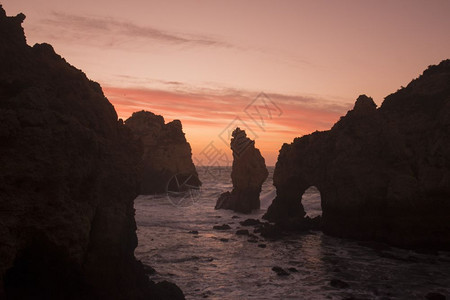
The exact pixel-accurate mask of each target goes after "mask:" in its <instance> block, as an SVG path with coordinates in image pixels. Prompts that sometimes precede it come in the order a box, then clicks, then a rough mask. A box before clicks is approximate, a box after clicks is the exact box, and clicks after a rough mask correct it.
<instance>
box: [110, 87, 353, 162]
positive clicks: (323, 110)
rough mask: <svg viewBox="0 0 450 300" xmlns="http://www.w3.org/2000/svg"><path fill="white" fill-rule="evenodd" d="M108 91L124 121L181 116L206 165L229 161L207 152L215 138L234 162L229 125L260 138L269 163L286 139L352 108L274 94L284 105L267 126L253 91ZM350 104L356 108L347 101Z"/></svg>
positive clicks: (198, 156) (323, 127)
mask: <svg viewBox="0 0 450 300" xmlns="http://www.w3.org/2000/svg"><path fill="white" fill-rule="evenodd" d="M103 90H104V93H105V96H106V97H107V98H108V99H109V100H110V101H111V103H112V104H113V105H114V107H115V109H116V111H117V113H118V115H119V118H122V119H123V120H126V119H127V118H128V117H130V116H131V114H132V113H133V112H135V111H140V110H147V111H151V112H153V113H155V114H158V115H162V116H163V117H164V118H165V121H166V123H167V122H170V121H172V120H174V119H179V120H181V122H182V124H183V131H184V132H185V134H186V138H187V140H188V142H189V143H190V144H191V148H192V152H193V159H194V163H196V164H205V165H210V164H216V163H217V164H221V165H224V164H225V165H226V164H227V163H226V161H225V160H222V161H221V162H217V161H208V160H207V159H205V157H202V153H203V152H202V151H203V150H204V149H205V147H208V145H210V143H212V145H213V147H214V148H217V149H218V150H219V151H222V153H225V155H226V156H227V158H228V163H231V157H232V156H231V151H230V149H229V136H227V135H228V134H229V133H228V131H229V130H233V129H234V128H235V127H237V126H239V127H241V128H243V129H245V130H246V131H247V135H248V136H249V137H250V138H252V139H254V140H255V141H256V147H258V148H259V149H260V150H261V152H262V154H263V156H264V157H265V159H266V164H267V165H269V166H273V165H275V162H276V159H277V156H278V151H279V149H280V148H281V146H282V144H283V143H290V142H292V140H293V139H294V138H295V137H298V136H302V135H304V134H308V133H311V132H313V131H316V130H327V129H329V128H330V127H331V126H332V125H333V124H334V123H335V122H336V121H337V120H338V118H339V116H340V115H342V114H343V113H345V111H346V107H344V106H342V107H340V110H336V109H335V107H334V106H335V104H330V107H327V106H326V105H325V106H324V105H323V103H322V104H321V106H320V107H314V104H315V101H314V99H309V100H308V101H309V102H308V101H307V100H305V101H304V102H303V103H299V102H298V101H297V102H295V101H294V100H295V99H294V98H295V97H289V96H282V95H274V96H273V98H270V99H271V101H273V102H274V103H276V105H277V107H279V109H280V115H279V116H271V118H269V116H268V115H266V116H265V117H266V120H265V122H264V126H263V127H261V126H260V125H258V123H256V122H255V120H254V119H252V118H251V116H249V115H248V114H247V113H245V112H244V110H245V108H246V107H248V106H249V104H251V103H252V101H253V100H254V99H253V98H251V97H255V96H256V95H252V96H249V95H246V94H239V93H236V92H234V93H229V94H200V93H189V92H182V91H180V92H171V91H161V90H151V89H143V88H119V87H104V88H103ZM250 108H251V107H250ZM260 108H261V107H260ZM262 108H264V107H262ZM347 109H351V107H350V106H347ZM261 116H262V115H261ZM262 117H264V116H262Z"/></svg>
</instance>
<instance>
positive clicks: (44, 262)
mask: <svg viewBox="0 0 450 300" xmlns="http://www.w3.org/2000/svg"><path fill="white" fill-rule="evenodd" d="M24 19H25V16H24V15H23V14H19V15H17V16H16V17H7V16H6V13H5V11H4V10H3V8H2V7H1V5H0V141H1V142H0V299H161V298H163V297H164V295H171V297H166V298H167V299H169V298H170V299H184V297H183V294H182V292H181V291H180V290H179V289H178V288H177V287H176V286H175V285H173V284H168V283H158V284H155V283H153V282H151V281H149V279H148V277H147V275H146V274H145V271H144V268H143V266H142V264H141V263H140V262H138V261H137V260H136V259H135V257H134V249H135V248H136V246H137V237H136V223H135V219H134V207H133V201H134V199H135V197H136V196H137V188H138V180H139V176H138V163H139V159H140V156H141V153H140V148H139V146H138V145H137V144H135V143H133V138H132V135H131V132H130V131H129V130H128V129H127V128H126V127H125V126H124V125H123V123H122V122H118V118H117V114H116V111H115V110H114V107H113V106H112V104H111V103H110V102H109V101H108V99H106V98H105V96H104V95H103V92H102V89H101V87H100V85H99V84H98V83H96V82H93V81H91V80H89V79H88V78H87V77H86V75H85V74H84V73H83V72H81V71H80V70H78V69H76V68H75V67H73V66H71V65H69V64H68V63H67V62H66V61H65V60H64V59H63V58H62V57H61V56H59V55H58V54H56V53H55V51H54V50H53V48H52V46H50V45H48V44H36V45H34V46H33V47H30V46H28V45H27V44H26V40H25V36H24V32H23V28H22V26H21V23H22V21H23V20H24Z"/></svg>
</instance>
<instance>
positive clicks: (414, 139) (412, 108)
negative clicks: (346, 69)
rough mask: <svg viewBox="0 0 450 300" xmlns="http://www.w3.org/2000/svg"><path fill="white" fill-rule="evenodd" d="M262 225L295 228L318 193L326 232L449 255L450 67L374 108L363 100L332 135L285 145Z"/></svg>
mask: <svg viewBox="0 0 450 300" xmlns="http://www.w3.org/2000/svg"><path fill="white" fill-rule="evenodd" d="M273 180H274V185H275V186H276V188H277V196H276V198H275V199H274V201H273V203H272V205H271V206H270V207H269V209H268V211H267V213H266V214H265V216H264V218H265V219H267V220H269V221H273V222H276V223H277V224H279V225H280V226H285V227H290V224H292V223H293V224H296V223H298V222H299V220H302V219H304V216H305V211H304V209H303V206H302V204H301V197H302V195H303V193H304V192H305V190H306V189H308V188H309V187H310V186H316V187H317V188H318V189H319V190H320V193H321V199H322V200H321V201H322V210H323V215H322V220H321V226H322V228H323V231H324V232H325V233H327V234H330V235H335V236H340V237H347V238H357V239H364V240H378V241H384V242H388V243H390V244H394V245H397V246H402V247H425V248H427V247H437V248H446V249H450V222H449V221H448V220H449V216H450V60H445V61H443V62H441V63H440V64H439V65H438V66H431V67H429V68H428V69H427V70H426V71H425V72H424V73H423V75H421V76H420V77H419V78H418V79H415V80H413V81H412V82H411V83H410V84H409V85H408V86H407V87H406V88H402V89H400V90H399V91H397V92H396V93H394V94H392V95H389V96H388V97H386V99H385V101H384V102H383V104H382V106H381V107H380V108H379V109H376V105H375V103H374V102H373V100H372V99H371V98H369V97H367V96H365V95H362V96H360V97H359V98H358V99H357V101H356V103H355V106H354V108H353V110H351V111H349V112H348V113H347V115H346V116H345V117H342V118H341V119H340V120H339V121H338V122H337V123H336V124H335V125H334V126H333V128H332V129H331V130H329V131H324V132H315V133H312V134H310V135H305V136H303V137H301V138H296V139H294V141H293V142H292V143H291V144H284V145H283V146H282V148H281V150H280V154H279V157H278V161H277V164H276V168H275V171H274V176H273Z"/></svg>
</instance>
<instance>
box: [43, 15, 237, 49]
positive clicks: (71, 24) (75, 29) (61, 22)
mask: <svg viewBox="0 0 450 300" xmlns="http://www.w3.org/2000/svg"><path fill="white" fill-rule="evenodd" d="M40 26H44V27H50V28H51V30H50V31H48V32H53V36H59V38H61V39H67V40H70V39H72V40H74V41H80V40H81V41H84V42H87V43H90V44H93V45H96V46H111V45H115V46H117V45H121V44H122V45H124V43H125V42H126V41H128V40H130V39H141V40H147V41H149V40H150V41H153V42H158V43H164V44H168V45H189V46H213V47H226V48H230V47H233V45H231V44H229V43H227V42H225V41H221V40H219V39H216V38H213V37H210V36H203V35H196V34H188V33H180V32H169V31H165V30H161V29H159V28H155V27H150V26H140V25H137V24H135V23H133V22H130V21H122V20H116V19H112V18H106V17H88V16H79V15H73V14H66V13H60V12H53V13H52V14H51V15H50V17H49V18H46V19H44V20H42V21H41V24H40ZM38 30H40V29H38Z"/></svg>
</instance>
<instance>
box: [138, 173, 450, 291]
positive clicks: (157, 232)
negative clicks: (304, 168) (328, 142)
mask: <svg viewBox="0 0 450 300" xmlns="http://www.w3.org/2000/svg"><path fill="white" fill-rule="evenodd" d="M198 172H199V176H200V179H201V180H202V182H203V186H202V188H201V190H200V191H195V194H191V195H189V197H187V198H186V199H185V200H186V201H185V203H181V204H180V203H179V202H177V201H174V198H173V195H171V194H170V193H168V194H163V195H155V196H139V197H138V198H137V199H136V201H135V208H136V222H137V226H138V229H137V234H138V239H139V245H138V247H137V249H136V252H135V254H136V257H137V258H138V259H139V260H141V261H142V262H143V263H144V264H147V265H150V266H152V267H153V268H155V270H156V271H157V273H156V274H154V275H151V276H150V279H152V280H154V281H162V280H168V281H171V282H174V283H176V284H177V285H178V286H179V287H180V288H181V289H182V290H183V292H184V294H185V296H186V298H187V299H203V298H208V299H345V298H351V297H354V298H357V299H424V297H425V295H426V294H427V293H429V292H439V293H441V294H444V295H446V296H447V299H449V296H450V253H449V252H436V253H417V252H414V251H410V250H404V249H398V248H393V247H388V246H387V245H377V247H367V245H366V244H362V243H359V242H357V241H352V240H346V239H338V238H334V237H330V236H327V235H324V234H322V233H321V232H308V233H305V234H292V235H289V236H286V237H284V238H282V239H280V240H266V239H264V238H262V237H259V236H258V238H257V240H256V239H255V238H251V237H248V236H240V235H236V234H235V232H236V230H237V229H248V230H249V231H250V233H252V232H253V227H244V226H241V225H240V224H239V222H240V221H244V220H246V219H247V218H254V219H261V217H262V215H263V214H264V213H265V211H266V210H267V207H268V206H269V205H270V203H271V202H272V200H273V198H274V197H275V195H276V192H275V188H274V187H273V185H272V175H273V168H269V173H270V174H269V178H268V179H267V181H266V182H265V183H264V185H263V189H262V192H261V209H260V210H258V211H255V212H254V213H252V214H250V215H243V214H238V213H235V212H233V211H229V210H214V205H215V203H216V200H217V198H218V197H219V195H220V194H221V193H222V192H225V191H231V189H232V183H231V179H230V172H231V169H230V168H226V167H202V168H199V169H198ZM169 192H170V191H169ZM302 203H303V204H304V206H305V210H306V212H307V213H308V214H309V215H310V216H312V217H314V216H316V215H319V214H320V213H321V209H320V193H319V191H318V190H317V189H314V188H311V189H309V190H307V192H306V193H305V195H304V196H303V199H302ZM222 224H228V225H230V227H231V228H232V229H230V230H224V231H218V230H214V229H213V226H214V225H222ZM192 231H198V234H194V233H192ZM190 232H191V233H190ZM249 240H250V241H249ZM369 246H370V245H369ZM263 247H264V248H263ZM275 266H277V267H281V268H283V269H284V270H286V271H287V272H288V273H289V275H288V276H279V275H277V273H275V272H274V271H272V268H273V267H275ZM294 268H295V269H294ZM332 280H340V281H342V282H345V283H347V284H348V287H341V288H339V287H335V286H332V285H331V284H330V282H331V281H332Z"/></svg>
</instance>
